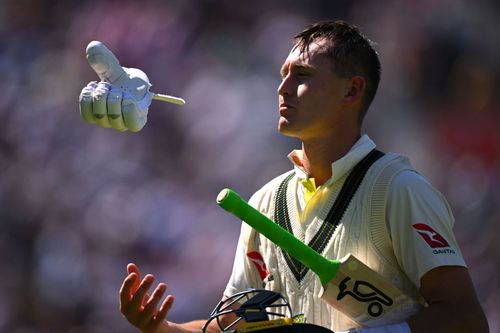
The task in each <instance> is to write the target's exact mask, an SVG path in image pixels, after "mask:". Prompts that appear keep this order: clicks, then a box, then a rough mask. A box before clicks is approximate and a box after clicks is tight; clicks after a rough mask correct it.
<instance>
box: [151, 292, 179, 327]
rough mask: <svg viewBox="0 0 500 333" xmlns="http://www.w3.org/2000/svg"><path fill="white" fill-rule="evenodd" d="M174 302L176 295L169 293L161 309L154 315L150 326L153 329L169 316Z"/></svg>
mask: <svg viewBox="0 0 500 333" xmlns="http://www.w3.org/2000/svg"><path fill="white" fill-rule="evenodd" d="M173 304H174V296H172V295H168V296H167V297H166V298H165V300H164V301H163V303H162V305H161V307H160V311H158V312H157V313H156V315H155V316H154V317H153V319H151V324H150V327H151V328H152V329H155V328H157V327H158V326H160V324H161V323H162V322H163V321H164V320H165V319H166V318H167V315H168V313H169V312H170V309H172V306H173Z"/></svg>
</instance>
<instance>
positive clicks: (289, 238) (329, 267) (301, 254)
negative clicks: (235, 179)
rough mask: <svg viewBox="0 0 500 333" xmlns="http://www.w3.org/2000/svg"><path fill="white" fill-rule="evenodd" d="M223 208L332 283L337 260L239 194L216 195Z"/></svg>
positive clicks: (230, 192) (323, 282)
mask: <svg viewBox="0 0 500 333" xmlns="http://www.w3.org/2000/svg"><path fill="white" fill-rule="evenodd" d="M217 203H218V204H219V206H220V207H222V208H223V209H225V210H226V211H228V212H229V213H232V214H233V215H235V216H237V217H239V218H240V219H241V220H243V221H244V222H246V223H247V224H249V225H250V226H251V227H252V228H254V229H255V230H257V231H258V232H259V233H261V234H262V235H264V236H265V237H266V238H268V239H269V240H271V241H272V242H273V243H274V244H276V245H278V246H279V247H280V248H282V249H283V250H285V251H286V252H288V253H289V254H290V255H291V256H292V257H294V258H295V259H297V260H298V261H300V262H301V263H302V264H303V265H305V266H306V267H308V268H309V269H311V270H312V271H313V272H314V273H316V274H317V275H318V277H319V279H320V281H321V284H323V285H325V284H327V283H328V282H329V281H331V280H332V279H333V278H334V277H335V275H336V274H337V271H338V270H339V267H340V262H339V261H337V260H329V259H326V258H324V257H323V256H322V255H321V254H319V253H318V252H316V251H314V250H313V249H312V248H311V247H309V246H308V245H306V244H304V243H303V242H302V241H300V240H299V239H298V238H296V237H295V236H294V235H292V234H291V233H289V232H288V231H286V230H285V229H283V228H282V227H281V226H280V225H278V224H276V223H274V222H273V221H272V220H271V219H269V218H268V217H267V216H265V215H264V214H262V213H261V212H259V211H258V210H257V209H255V208H253V207H252V206H250V205H249V204H248V203H247V202H246V201H245V200H243V199H242V198H241V197H240V196H239V195H238V194H237V193H236V192H234V191H233V190H231V189H228V188H226V189H223V190H222V191H221V192H220V193H219V195H218V196H217Z"/></svg>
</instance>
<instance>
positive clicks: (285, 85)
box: [277, 75, 293, 96]
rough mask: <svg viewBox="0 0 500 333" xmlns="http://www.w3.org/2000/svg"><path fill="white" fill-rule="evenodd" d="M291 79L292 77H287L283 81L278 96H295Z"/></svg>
mask: <svg viewBox="0 0 500 333" xmlns="http://www.w3.org/2000/svg"><path fill="white" fill-rule="evenodd" d="M291 81H292V80H291V78H290V75H287V76H285V77H283V78H282V79H281V83H280V85H279V86H278V90H277V92H278V95H281V96H284V95H288V96H290V95H292V94H293V89H292V85H291Z"/></svg>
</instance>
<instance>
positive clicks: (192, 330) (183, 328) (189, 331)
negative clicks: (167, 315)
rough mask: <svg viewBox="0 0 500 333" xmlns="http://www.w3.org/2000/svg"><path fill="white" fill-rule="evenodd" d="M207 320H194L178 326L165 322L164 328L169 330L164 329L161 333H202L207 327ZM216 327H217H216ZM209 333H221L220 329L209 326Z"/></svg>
mask: <svg viewBox="0 0 500 333" xmlns="http://www.w3.org/2000/svg"><path fill="white" fill-rule="evenodd" d="M205 322H206V321H205V320H193V321H190V322H187V323H182V324H177V323H172V322H168V323H167V322H165V324H166V325H164V327H165V328H166V327H168V329H167V330H165V329H162V330H161V331H160V332H161V333H167V332H168V333H198V332H201V328H202V327H203V325H205ZM215 326H216V325H215ZM206 332H207V333H216V332H220V329H218V328H217V327H214V325H209V327H208V328H207V330H206Z"/></svg>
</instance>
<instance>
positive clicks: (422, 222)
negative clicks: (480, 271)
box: [387, 170, 466, 287]
mask: <svg viewBox="0 0 500 333" xmlns="http://www.w3.org/2000/svg"><path fill="white" fill-rule="evenodd" d="M387 223H388V229H389V233H390V236H391V239H392V243H393V248H394V253H395V256H396V258H397V260H398V263H399V265H400V266H401V268H402V269H403V271H404V272H405V273H406V275H407V276H408V278H409V279H410V280H411V281H412V282H413V283H414V284H415V285H416V286H417V287H420V279H421V278H422V276H423V275H424V274H425V273H427V272H428V271H430V270H431V269H433V268H436V267H439V266H466V264H465V262H464V259H463V257H462V254H461V252H460V249H459V246H458V244H457V241H456V239H455V236H454V234H453V224H454V218H453V214H452V212H451V209H450V207H449V205H448V203H447V202H446V199H445V198H444V196H443V195H442V194H441V193H440V192H439V191H437V190H436V189H435V188H434V187H433V186H432V185H431V184H430V183H429V182H428V181H427V180H426V179H425V178H424V177H422V176H421V175H420V174H418V173H417V172H414V171H409V170H406V171H403V172H401V173H400V174H399V175H397V176H396V177H395V178H394V179H393V181H392V183H391V185H390V190H389V193H388V197H387Z"/></svg>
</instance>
